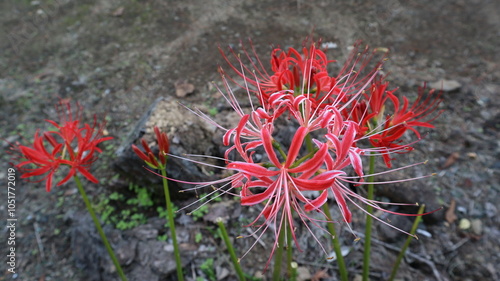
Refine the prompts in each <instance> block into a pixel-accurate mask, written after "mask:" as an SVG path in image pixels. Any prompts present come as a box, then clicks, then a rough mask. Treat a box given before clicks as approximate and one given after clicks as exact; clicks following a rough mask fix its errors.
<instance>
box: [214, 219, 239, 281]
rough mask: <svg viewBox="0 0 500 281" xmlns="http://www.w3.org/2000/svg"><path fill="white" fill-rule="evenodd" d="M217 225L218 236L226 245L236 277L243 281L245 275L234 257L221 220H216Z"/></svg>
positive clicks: (234, 254)
mask: <svg viewBox="0 0 500 281" xmlns="http://www.w3.org/2000/svg"><path fill="white" fill-rule="evenodd" d="M217 224H218V225H219V231H220V234H221V236H222V239H223V240H224V243H226V247H227V250H228V251H229V255H230V256H231V261H232V262H233V266H234V269H235V270H236V275H238V279H239V280H240V281H245V280H246V278H245V275H244V274H243V270H242V269H241V266H240V262H239V260H238V258H237V257H236V253H235V252H234V248H233V244H232V243H231V240H229V235H228V234H227V231H226V227H225V226H224V223H223V222H222V219H220V218H218V219H217Z"/></svg>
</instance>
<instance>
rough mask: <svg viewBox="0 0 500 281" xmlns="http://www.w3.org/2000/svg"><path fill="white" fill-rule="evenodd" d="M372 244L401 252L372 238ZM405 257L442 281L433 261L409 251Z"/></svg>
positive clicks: (356, 233)
mask: <svg viewBox="0 0 500 281" xmlns="http://www.w3.org/2000/svg"><path fill="white" fill-rule="evenodd" d="M353 233H354V234H355V235H358V236H361V237H364V236H365V235H364V233H361V232H357V231H353ZM372 242H373V243H375V244H379V245H381V246H384V247H386V248H387V249H390V250H393V251H396V252H399V251H400V250H401V249H400V248H399V247H396V246H393V245H390V244H387V243H385V242H382V241H380V240H377V239H374V238H372ZM405 255H406V256H408V257H410V258H413V259H416V260H418V261H420V262H423V263H425V264H427V265H428V266H429V267H430V268H431V269H432V273H433V274H434V276H435V277H436V280H438V281H443V278H442V277H441V274H440V273H439V271H438V270H437V268H436V265H435V264H434V262H433V261H431V260H429V259H427V258H425V257H422V256H420V255H417V254H414V253H412V252H410V251H406V254H405Z"/></svg>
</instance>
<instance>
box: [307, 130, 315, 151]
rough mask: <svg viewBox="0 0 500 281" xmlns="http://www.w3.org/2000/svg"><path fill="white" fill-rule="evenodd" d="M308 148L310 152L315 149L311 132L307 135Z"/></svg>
mask: <svg viewBox="0 0 500 281" xmlns="http://www.w3.org/2000/svg"><path fill="white" fill-rule="evenodd" d="M306 149H307V151H309V152H312V151H314V145H313V141H312V137H311V134H307V135H306Z"/></svg>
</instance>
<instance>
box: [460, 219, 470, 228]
mask: <svg viewBox="0 0 500 281" xmlns="http://www.w3.org/2000/svg"><path fill="white" fill-rule="evenodd" d="M470 226H471V222H470V220H468V219H461V220H460V223H459V224H458V227H459V228H460V229H461V230H467V229H469V228H470Z"/></svg>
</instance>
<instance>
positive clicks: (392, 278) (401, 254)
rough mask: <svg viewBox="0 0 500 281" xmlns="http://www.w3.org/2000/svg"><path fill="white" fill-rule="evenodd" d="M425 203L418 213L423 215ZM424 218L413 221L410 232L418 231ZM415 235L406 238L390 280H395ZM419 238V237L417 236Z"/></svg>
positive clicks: (419, 217)
mask: <svg viewBox="0 0 500 281" xmlns="http://www.w3.org/2000/svg"><path fill="white" fill-rule="evenodd" d="M424 209H425V205H421V206H420V208H419V209H418V214H419V215H421V214H423V213H424ZM421 219H422V216H417V217H416V218H415V221H414V222H413V226H412V227H411V231H410V234H411V235H414V234H415V232H416V231H417V227H418V224H419V223H420V220H421ZM412 238H413V236H409V235H408V238H406V241H405V244H404V245H403V247H402V248H401V252H399V255H398V257H397V259H396V262H395V263H394V266H393V267H392V272H391V276H390V277H389V281H392V280H394V278H395V277H396V273H397V272H398V268H399V265H400V264H401V260H403V257H404V255H405V253H406V250H407V249H408V246H410V242H411V240H412ZM417 239H418V238H417Z"/></svg>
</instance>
